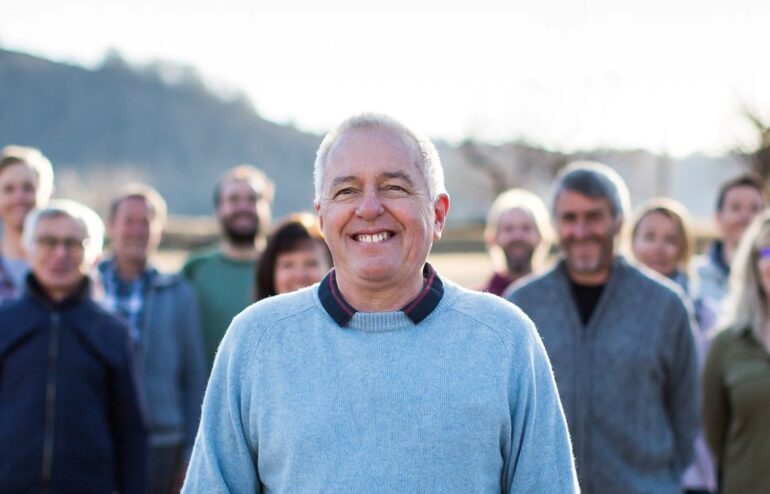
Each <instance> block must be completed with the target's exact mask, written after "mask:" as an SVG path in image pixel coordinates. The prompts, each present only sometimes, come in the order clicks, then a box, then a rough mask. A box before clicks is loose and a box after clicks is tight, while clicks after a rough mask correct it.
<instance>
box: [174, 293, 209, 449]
mask: <svg viewBox="0 0 770 494" xmlns="http://www.w3.org/2000/svg"><path fill="white" fill-rule="evenodd" d="M179 301H180V303H179V309H180V314H179V319H178V320H179V324H180V326H179V333H178V334H179V336H180V342H179V344H180V345H181V354H182V369H183V371H182V382H181V383H180V385H181V389H182V400H183V402H184V406H183V413H184V450H183V452H182V458H183V461H184V462H185V464H186V463H187V462H188V461H189V460H190V454H192V448H193V444H194V443H195V434H196V433H197V431H198V425H199V423H200V418H201V405H202V404H203V394H204V392H205V391H206V379H207V378H208V375H207V371H208V369H207V366H206V358H205V356H204V353H203V335H202V333H201V325H200V314H199V312H198V301H197V299H196V296H195V293H194V292H193V290H192V287H191V286H190V285H188V284H187V283H186V282H185V283H183V284H182V285H181V288H180V297H179Z"/></svg>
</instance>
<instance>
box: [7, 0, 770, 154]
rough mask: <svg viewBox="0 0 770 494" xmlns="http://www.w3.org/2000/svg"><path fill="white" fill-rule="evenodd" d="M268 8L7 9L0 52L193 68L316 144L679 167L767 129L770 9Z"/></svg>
mask: <svg viewBox="0 0 770 494" xmlns="http://www.w3.org/2000/svg"><path fill="white" fill-rule="evenodd" d="M261 3H266V2H255V1H253V0H252V1H245V0H220V1H219V2H212V1H211V0H205V1H203V0H187V1H185V2H181V1H179V2H167V1H162V0H152V1H150V0H131V1H130V2H128V1H121V2H113V1H110V0H68V1H61V0H2V2H0V46H3V47H5V48H8V49H15V50H21V51H27V52H30V53H33V54H37V55H42V56H45V57H50V58H53V59H55V60H61V61H67V62H75V63H79V64H84V65H87V66H93V65H95V64H97V63H98V62H99V61H100V60H101V58H102V57H103V55H104V53H105V51H106V50H107V49H109V48H116V49H118V50H119V51H120V52H121V53H122V54H123V55H124V57H126V58H127V59H128V60H130V61H134V62H146V61H149V60H152V59H162V60H170V61H176V62H181V63H184V64H190V65H194V66H196V67H197V68H198V69H199V70H200V71H201V73H202V74H204V75H205V76H206V77H207V78H209V79H210V80H211V81H212V83H213V84H214V85H216V86H219V87H229V88H236V89H240V90H242V91H244V92H245V93H246V94H247V95H248V96H249V97H250V98H251V99H252V101H253V102H254V105H255V106H256V108H257V110H258V111H259V112H260V114H262V115H263V116H264V117H266V118H269V119H271V120H274V121H277V122H293V123H294V124H295V125H297V126H299V127H300V128H304V129H307V130H311V131H316V132H323V131H325V130H327V129H328V128H329V126H331V125H332V124H334V123H335V122H336V121H338V120H340V119H342V118H344V117H346V116H348V115H349V114H351V113H356V112H360V111H369V110H374V111H383V112H386V113H390V114H392V115H394V116H396V117H398V118H401V119H402V120H404V121H405V122H406V123H407V124H410V125H413V126H415V127H417V128H418V129H421V130H422V131H424V132H426V133H427V134H429V135H431V136H433V137H441V138H445V139H449V140H458V139H462V138H463V137H466V136H472V137H475V138H481V139H487V140H492V141H499V140H508V139H516V138H525V139H528V140H530V141H531V142H534V143H538V144H542V145H546V146H549V147H552V148H557V149H563V150H573V149H575V148H591V147H596V146H613V147H646V148H648V149H650V150H652V151H655V152H661V151H666V152H669V153H671V154H674V155H677V156H681V155H683V154H687V153H690V152H693V151H696V150H700V151H706V152H712V153H713V152H719V151H722V150H725V149H729V148H731V147H733V146H734V145H735V143H736V142H744V143H747V144H748V143H750V142H751V138H752V137H753V134H752V133H751V132H750V127H749V126H748V125H747V124H746V123H745V122H744V121H743V120H742V118H741V117H740V108H741V105H743V104H748V105H751V106H753V107H755V108H757V109H759V110H760V112H761V113H762V114H763V115H764V116H765V117H770V63H768V62H770V57H769V56H768V49H767V46H768V39H767V35H766V33H767V27H768V26H770V2H767V1H763V0H733V1H731V2H726V1H723V0H720V1H713V0H697V1H696V0H677V1H675V2H672V1H670V0H668V1H662V0H645V1H640V0H636V1H633V2H628V1H622V0H584V1H549V0H538V1H535V0H532V1H528V2H521V1H507V2H490V1H487V0H473V1H468V0H465V1H455V0H442V1H427V2H417V1H414V0H413V1H402V0H389V1H388V2H387V6H378V7H376V8H375V7H372V8H367V7H363V6H361V5H360V4H361V3H362V2H360V1H341V0H329V1H324V2H318V1H315V2H310V1H297V2H291V1H288V2H287V1H282V2H280V5H281V6H280V8H279V7H277V6H276V7H269V6H264V5H260V4H261ZM275 3H276V4H278V2H275ZM378 3H381V4H385V2H378ZM415 4H417V5H421V7H415V6H414V5H415ZM0 111H1V110H0Z"/></svg>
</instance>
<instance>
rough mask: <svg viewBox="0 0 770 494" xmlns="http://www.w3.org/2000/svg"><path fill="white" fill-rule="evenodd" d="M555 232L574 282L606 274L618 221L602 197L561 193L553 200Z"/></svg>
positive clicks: (567, 191)
mask: <svg viewBox="0 0 770 494" xmlns="http://www.w3.org/2000/svg"><path fill="white" fill-rule="evenodd" d="M555 214H556V229H557V232H558V234H559V241H560V243H561V246H562V249H563V250H564V254H565V256H566V265H567V270H568V272H569V273H570V274H571V275H572V276H573V277H574V278H575V279H576V280H577V279H578V278H581V279H601V278H603V277H604V276H606V275H607V274H608V273H609V269H610V265H611V264H612V258H613V256H614V246H615V235H616V234H617V233H618V229H619V228H620V222H619V221H615V219H614V218H613V217H612V209H611V208H610V203H609V201H607V199H605V198H598V199H593V198H591V197H588V196H585V195H583V194H581V193H579V192H574V191H571V190H564V191H562V192H561V193H560V194H559V196H558V198H557V199H556V208H555Z"/></svg>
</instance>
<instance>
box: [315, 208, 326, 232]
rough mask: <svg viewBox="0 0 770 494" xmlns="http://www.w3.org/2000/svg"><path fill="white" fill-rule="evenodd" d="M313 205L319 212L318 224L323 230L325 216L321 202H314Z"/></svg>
mask: <svg viewBox="0 0 770 494" xmlns="http://www.w3.org/2000/svg"><path fill="white" fill-rule="evenodd" d="M313 207H314V208H315V212H316V213H317V214H318V226H320V227H321V230H323V229H324V217H323V216H322V215H321V203H320V202H314V203H313Z"/></svg>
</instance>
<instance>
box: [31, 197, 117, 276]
mask: <svg viewBox="0 0 770 494" xmlns="http://www.w3.org/2000/svg"><path fill="white" fill-rule="evenodd" d="M62 216H64V217H67V218H72V219H73V220H75V221H77V222H79V223H80V224H82V225H83V229H84V230H85V232H86V236H85V239H88V242H87V243H86V246H85V252H84V255H83V258H84V260H85V261H86V262H87V263H88V264H90V263H92V262H94V261H95V260H96V259H97V258H98V257H99V255H100V254H101V253H102V245H103V243H104V223H102V220H101V218H99V215H98V214H96V213H95V212H94V211H93V210H92V209H91V208H89V207H87V206H84V205H82V204H80V203H78V202H75V201H70V200H67V199H57V200H54V201H51V203H50V204H49V205H48V206H46V207H44V208H42V209H36V210H34V211H32V212H31V213H29V214H28V215H27V217H26V218H25V219H24V231H23V232H22V237H21V241H22V244H23V245H24V248H25V249H26V250H27V251H30V250H32V248H33V247H34V245H35V233H37V232H36V230H37V226H38V224H39V223H40V220H42V219H46V218H58V217H62ZM85 239H84V240H85Z"/></svg>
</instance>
